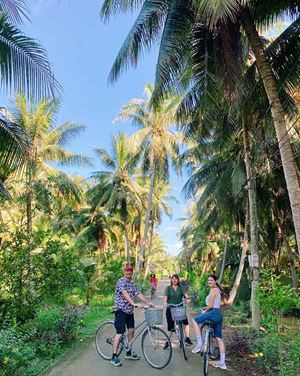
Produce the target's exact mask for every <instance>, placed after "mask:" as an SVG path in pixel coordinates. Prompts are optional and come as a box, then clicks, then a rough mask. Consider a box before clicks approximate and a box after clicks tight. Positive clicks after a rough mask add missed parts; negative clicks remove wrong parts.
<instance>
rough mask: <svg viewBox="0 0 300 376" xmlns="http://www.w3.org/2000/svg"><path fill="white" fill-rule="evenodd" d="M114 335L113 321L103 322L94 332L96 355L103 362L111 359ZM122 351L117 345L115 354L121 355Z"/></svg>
mask: <svg viewBox="0 0 300 376" xmlns="http://www.w3.org/2000/svg"><path fill="white" fill-rule="evenodd" d="M115 335H116V329H115V325H114V322H113V321H105V322H104V323H103V324H101V325H100V326H99V328H98V330H97V332H96V337H95V345H96V350H97V352H98V354H99V355H100V356H101V357H102V358H103V359H105V360H110V359H111V356H112V349H113V343H114V338H115ZM122 350H123V348H122V345H119V348H118V353H117V355H118V356H119V355H120V354H121V352H122Z"/></svg>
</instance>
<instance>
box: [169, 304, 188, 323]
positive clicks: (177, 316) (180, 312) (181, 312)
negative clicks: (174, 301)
mask: <svg viewBox="0 0 300 376" xmlns="http://www.w3.org/2000/svg"><path fill="white" fill-rule="evenodd" d="M171 315H172V319H173V321H183V320H185V319H186V311H185V308H184V307H171Z"/></svg>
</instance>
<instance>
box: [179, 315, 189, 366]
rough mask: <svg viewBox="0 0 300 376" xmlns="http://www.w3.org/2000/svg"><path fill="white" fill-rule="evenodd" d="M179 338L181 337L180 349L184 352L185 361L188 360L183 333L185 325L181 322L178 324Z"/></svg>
mask: <svg viewBox="0 0 300 376" xmlns="http://www.w3.org/2000/svg"><path fill="white" fill-rule="evenodd" d="M178 337H179V345H180V349H181V351H182V354H183V357H184V360H187V356H186V351H185V343H184V331H183V325H182V322H181V321H179V323H178Z"/></svg>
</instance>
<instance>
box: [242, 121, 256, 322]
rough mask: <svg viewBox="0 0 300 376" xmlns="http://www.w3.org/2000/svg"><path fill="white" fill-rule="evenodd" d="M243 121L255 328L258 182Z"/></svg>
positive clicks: (252, 306) (246, 129)
mask: <svg viewBox="0 0 300 376" xmlns="http://www.w3.org/2000/svg"><path fill="white" fill-rule="evenodd" d="M242 121H243V140H244V152H245V166H246V176H247V181H248V184H247V189H248V198H249V216H250V240H251V241H250V253H251V259H252V265H250V266H251V270H252V282H251V313H252V326H253V328H254V329H259V328H260V308H259V304H258V298H257V289H258V284H259V253H258V232H257V202H256V184H255V178H253V173H252V166H251V159H250V154H251V150H250V135H249V130H248V125H247V122H246V120H245V119H244V117H243V119H242Z"/></svg>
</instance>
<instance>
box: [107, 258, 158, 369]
mask: <svg viewBox="0 0 300 376" xmlns="http://www.w3.org/2000/svg"><path fill="white" fill-rule="evenodd" d="M132 274H133V268H132V266H131V265H130V264H126V266H125V268H124V277H122V278H120V279H119V280H118V282H117V286H116V291H115V328H116V331H117V334H116V336H115V339H114V344H113V354H112V358H111V364H113V365H114V366H115V367H120V366H122V362H121V361H120V359H119V358H118V357H117V349H118V346H119V343H120V339H121V337H122V335H123V334H124V333H125V331H126V327H127V330H128V341H131V340H132V339H133V337H134V315H133V309H134V308H142V307H143V305H141V304H136V303H135V302H134V301H133V299H134V298H136V297H137V298H139V299H140V300H141V301H142V302H144V303H145V304H146V305H149V306H152V307H153V304H151V303H149V302H148V301H147V299H146V298H145V297H144V295H143V294H142V293H141V292H140V290H139V289H138V288H137V286H136V284H135V283H134V282H133V281H132V280H131V278H132ZM125 359H131V360H139V356H138V355H137V354H134V353H133V352H131V351H129V352H127V353H126V355H125Z"/></svg>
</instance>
